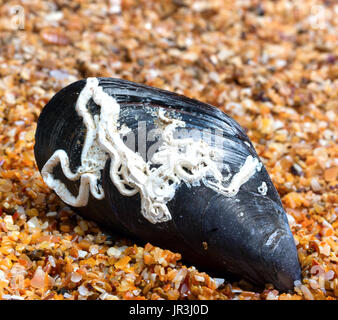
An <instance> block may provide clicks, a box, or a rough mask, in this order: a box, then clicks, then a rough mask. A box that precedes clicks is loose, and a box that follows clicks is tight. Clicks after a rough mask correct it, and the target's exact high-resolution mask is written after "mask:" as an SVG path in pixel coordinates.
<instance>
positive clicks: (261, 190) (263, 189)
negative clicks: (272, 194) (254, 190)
mask: <svg viewBox="0 0 338 320" xmlns="http://www.w3.org/2000/svg"><path fill="white" fill-rule="evenodd" d="M258 192H259V193H260V194H261V195H262V196H265V195H266V193H267V192H268V186H267V185H266V183H265V182H264V181H263V182H262V184H261V185H260V186H259V187H258Z"/></svg>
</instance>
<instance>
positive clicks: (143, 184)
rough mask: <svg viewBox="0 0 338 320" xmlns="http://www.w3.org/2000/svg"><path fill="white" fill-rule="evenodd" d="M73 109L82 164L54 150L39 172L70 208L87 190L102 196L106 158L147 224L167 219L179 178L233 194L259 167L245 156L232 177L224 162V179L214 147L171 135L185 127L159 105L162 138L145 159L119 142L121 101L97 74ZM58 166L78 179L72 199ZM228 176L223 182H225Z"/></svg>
mask: <svg viewBox="0 0 338 320" xmlns="http://www.w3.org/2000/svg"><path fill="white" fill-rule="evenodd" d="M90 99H93V101H94V102H95V103H96V104H97V105H98V106H100V114H99V115H95V116H93V115H92V114H91V113H90V112H89V110H88V109H87V104H88V102H89V100H90ZM75 108H76V111H77V113H78V115H79V116H80V117H82V119H83V122H84V125H85V126H86V129H87V131H86V136H85V141H84V145H83V149H82V153H81V166H80V167H79V168H78V169H77V170H76V172H75V173H74V172H72V171H71V170H70V166H69V157H68V155H67V153H66V152H65V151H64V150H61V149H59V150H56V151H55V152H54V154H53V155H52V156H51V157H50V159H49V160H48V161H47V162H46V164H45V165H44V167H43V169H42V171H41V174H42V177H43V179H44V181H45V183H46V184H47V185H48V186H49V187H50V188H52V189H54V191H55V192H56V193H57V195H58V196H59V197H60V198H61V199H62V200H63V201H64V202H65V203H67V204H69V205H71V206H74V207H81V206H86V205H87V203H88V198H89V191H90V192H91V194H92V195H93V197H95V198H96V199H99V200H101V199H103V198H104V191H103V188H102V185H101V184H100V182H99V181H100V178H101V170H103V168H104V166H105V163H106V161H107V160H108V158H110V159H111V165H110V178H111V180H112V182H113V183H114V185H115V186H116V188H117V189H118V190H119V192H120V193H121V194H122V195H124V196H128V197H130V196H133V195H135V194H137V193H139V194H140V197H141V212H142V215H143V216H144V217H145V218H146V219H147V220H149V221H150V222H151V223H158V222H164V221H168V220H170V219H171V214H170V212H169V209H168V207H167V203H168V202H169V201H170V200H171V199H173V197H174V196H175V192H176V189H177V188H178V186H179V185H180V184H181V183H182V182H185V183H186V184H187V185H189V184H192V185H198V184H199V183H200V182H203V183H204V185H205V186H207V187H208V188H211V189H213V190H214V191H216V192H218V193H221V194H224V195H226V196H229V197H232V196H234V195H236V194H237V192H238V191H239V188H240V187H241V186H242V185H243V184H244V183H246V182H247V181H248V180H249V179H250V178H251V177H252V176H253V175H254V174H255V172H256V171H259V170H260V169H261V166H262V164H261V163H260V162H259V160H258V159H256V158H254V157H252V156H251V155H249V156H248V157H247V158H246V160H245V162H244V163H243V165H242V166H241V168H240V169H239V171H238V172H237V173H235V174H234V175H233V176H232V177H231V173H230V168H229V166H226V169H227V171H228V172H229V174H228V175H227V176H225V177H224V176H223V175H222V173H221V171H220V170H219V169H218V168H217V162H216V161H215V157H216V155H217V153H219V150H216V149H214V148H211V147H210V146H209V145H208V144H207V143H206V142H205V141H203V140H198V141H195V140H194V139H192V138H185V139H175V138H174V131H175V129H176V128H177V127H184V126H185V122H183V121H181V120H177V119H171V118H169V117H168V116H166V115H165V112H164V109H163V108H159V111H158V119H159V121H160V124H161V128H163V130H162V139H163V142H162V145H161V146H160V147H159V149H158V151H157V152H156V153H155V154H154V155H153V157H152V159H151V160H150V161H148V162H145V161H144V160H143V158H142V157H141V156H140V155H139V154H138V153H136V152H134V151H132V150H131V149H129V148H128V147H127V146H126V144H125V143H124V142H123V139H122V138H121V136H123V135H125V133H126V132H127V131H128V129H129V128H126V127H125V126H121V129H119V122H118V120H119V113H120V105H119V104H118V103H117V101H116V100H115V99H114V98H113V97H112V96H110V95H108V94H107V93H105V92H104V91H103V89H102V87H100V86H99V81H98V79H96V78H88V79H87V82H86V86H85V87H84V88H83V89H82V91H81V93H80V95H79V97H78V100H77V103H76V107H75ZM58 164H60V165H61V168H62V171H63V173H64V175H65V177H66V178H67V179H69V180H72V181H75V180H79V179H80V187H79V193H78V195H77V196H76V197H75V196H74V195H72V194H71V192H70V191H69V190H68V189H67V187H66V185H65V184H64V183H62V182H61V181H60V180H58V179H56V178H55V177H54V175H53V170H54V168H55V167H56V166H57V165H58ZM151 165H156V168H155V167H152V168H151ZM230 178H231V180H230V183H228V186H224V183H225V182H228V181H229V179H230ZM258 191H259V192H260V193H261V194H263V195H265V194H266V191H267V186H266V183H265V182H263V183H262V185H261V186H260V187H259V188H258Z"/></svg>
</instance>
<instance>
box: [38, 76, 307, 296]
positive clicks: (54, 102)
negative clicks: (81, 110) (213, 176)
mask: <svg viewBox="0 0 338 320" xmlns="http://www.w3.org/2000/svg"><path fill="white" fill-rule="evenodd" d="M98 81H99V86H100V87H102V88H103V91H104V92H105V93H106V94H108V95H109V96H111V97H114V98H115V99H116V101H117V103H118V104H119V105H120V111H119V119H118V122H119V125H120V126H123V125H125V126H126V127H128V128H129V129H130V130H131V131H130V132H132V135H131V137H133V139H131V142H132V143H131V144H134V145H133V148H134V151H135V152H138V154H140V155H141V156H142V157H143V159H144V161H149V160H150V159H151V156H152V154H153V153H154V152H155V151H154V152H153V153H152V154H149V152H148V151H150V150H151V148H153V147H154V144H155V143H157V144H158V145H161V143H160V142H161V140H160V139H161V134H158V135H157V136H156V135H154V136H153V138H152V139H149V137H148V138H144V136H147V134H148V133H150V132H151V130H155V129H156V130H160V131H161V129H160V126H159V125H158V122H157V119H156V118H157V116H158V110H159V109H163V110H165V111H166V112H168V114H169V115H170V117H176V118H179V119H180V120H182V121H184V122H185V125H186V126H185V128H184V129H185V131H184V130H183V129H182V128H176V129H175V135H176V138H177V139H184V138H186V135H187V134H188V133H187V132H188V131H187V129H195V130H197V133H198V132H211V134H210V135H209V137H211V138H210V140H208V144H209V145H211V146H216V140H217V141H218V142H217V145H218V146H220V148H221V149H222V152H223V156H222V159H221V160H220V161H223V163H225V164H226V166H225V167H223V169H222V170H223V171H222V174H223V175H224V176H226V175H228V174H231V175H232V176H234V175H235V174H236V173H237V172H239V170H240V168H241V167H242V166H243V163H244V162H245V161H246V159H248V157H249V156H251V157H252V158H253V159H258V160H259V157H258V155H257V153H256V151H255V149H254V147H253V145H252V143H251V142H250V140H249V138H248V137H247V135H246V133H245V131H244V130H243V129H242V128H241V126H240V125H239V124H238V123H237V122H236V121H234V120H233V119H232V118H230V117H229V116H227V115H226V114H225V113H223V112H222V111H220V110H219V109H217V108H215V107H213V106H210V105H208V104H205V103H202V102H199V101H197V100H193V99H189V98H187V97H184V96H181V95H177V94H175V93H171V92H168V91H164V90H160V89H156V88H152V87H148V86H145V85H140V84H136V83H132V82H129V81H125V80H120V79H112V78H98ZM86 83H87V82H86V80H81V81H77V82H75V83H73V84H71V85H69V86H67V87H65V88H64V89H62V90H61V91H60V92H58V93H57V94H56V95H55V96H54V97H53V98H52V99H51V100H50V102H49V103H48V104H47V105H46V106H45V107H44V109H43V110H42V113H41V115H40V117H39V120H38V125H37V130H36V137H35V138H36V144H35V149H34V151H35V158H36V162H37V165H38V167H39V170H40V171H41V170H42V169H43V167H44V165H45V164H46V163H47V161H48V160H49V159H50V158H51V156H52V155H53V154H54V152H55V151H56V150H64V151H65V152H66V154H67V155H68V157H69V168H70V170H71V171H72V172H76V170H77V169H78V168H79V167H80V166H81V153H82V150H83V145H84V141H85V139H86V134H87V131H86V126H85V125H84V121H83V118H82V116H80V115H79V114H78V112H77V111H76V108H75V106H76V103H77V100H78V98H79V95H80V93H81V92H82V90H83V89H84V87H85V85H86ZM86 107H87V109H88V111H89V112H90V114H91V115H92V116H93V118H94V117H95V116H96V117H97V118H98V117H99V116H100V110H101V109H100V106H99V105H98V104H96V103H95V102H94V100H93V99H90V100H89V102H88V103H87V105H86ZM140 126H141V127H142V128H141V129H142V130H140ZM208 130H209V131H208ZM157 132H158V131H157ZM141 136H142V137H141ZM207 136H208V135H207V134H206V135H205V136H202V138H201V139H206V137H207ZM124 138H125V137H124ZM127 140H128V139H127ZM129 143H130V141H129ZM126 145H128V141H126ZM131 149H132V148H131ZM111 162H112V160H111V158H110V157H108V158H107V161H106V162H105V165H104V166H103V167H102V170H101V171H100V174H101V177H100V179H99V181H98V183H99V184H100V185H101V186H102V189H103V191H104V198H103V199H101V200H98V199H97V198H95V197H93V196H92V194H91V193H89V200H88V203H87V204H86V205H85V206H82V207H81V206H80V207H73V209H74V210H75V211H76V212H78V213H79V214H80V215H82V216H83V217H85V218H87V219H91V220H94V221H96V222H98V223H99V224H101V225H102V226H103V227H104V228H106V229H107V230H111V231H113V232H118V233H122V234H125V235H128V236H130V237H132V238H137V239H141V240H143V241H148V242H151V243H152V244H154V245H158V246H162V247H163V248H168V249H171V250H174V251H178V252H180V253H182V256H183V259H184V261H187V262H189V263H191V264H193V265H195V266H198V267H199V268H202V269H204V270H205V271H209V272H211V273H212V274H213V275H215V276H218V277H228V276H231V275H235V276H238V277H243V278H245V279H247V280H249V281H250V282H252V283H254V284H257V285H264V284H266V283H272V284H274V286H275V287H276V288H278V289H280V290H289V289H293V286H294V281H295V280H299V279H300V278H301V271H300V266H299V261H298V256H297V250H296V246H295V243H294V239H293V236H292V233H291V231H290V228H289V225H288V220H287V217H286V214H285V212H284V210H283V207H282V204H281V201H280V198H279V196H278V193H277V191H276V189H275V187H274V185H273V183H272V182H271V179H270V177H269V175H268V173H267V171H266V169H265V167H264V166H263V165H261V168H260V170H256V171H255V173H254V174H253V175H252V176H251V177H250V178H249V179H248V180H247V181H245V183H243V184H242V185H241V186H240V188H239V190H238V192H237V193H236V194H235V195H233V196H227V195H224V194H223V193H220V192H217V191H216V190H215V189H213V188H210V187H208V186H207V185H206V184H205V183H202V182H201V183H195V184H189V183H186V182H181V183H180V184H178V187H177V189H176V191H175V195H174V197H172V198H171V199H170V200H169V201H168V202H167V208H168V210H169V212H170V215H171V219H167V220H165V221H162V222H157V223H154V221H152V222H151V221H149V220H148V219H146V218H145V217H144V215H143V214H142V213H141V196H140V193H136V194H134V195H131V196H124V195H122V194H121V193H120V192H119V189H118V188H117V187H116V186H115V184H114V183H113V182H112V179H111V178H110V168H111ZM155 167H156V166H155ZM52 175H53V176H54V177H55V178H57V179H59V180H60V181H62V182H63V183H64V184H65V186H66V187H67V188H68V190H69V191H70V192H71V193H72V194H73V195H75V196H76V195H77V194H78V193H79V185H80V183H79V180H78V179H77V180H74V181H71V180H69V179H67V178H66V177H65V175H64V174H63V170H62V168H61V166H60V165H58V166H56V167H55V168H54V169H53V172H52ZM262 182H264V183H265V190H263V192H262V190H259V187H262Z"/></svg>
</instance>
